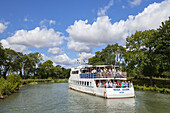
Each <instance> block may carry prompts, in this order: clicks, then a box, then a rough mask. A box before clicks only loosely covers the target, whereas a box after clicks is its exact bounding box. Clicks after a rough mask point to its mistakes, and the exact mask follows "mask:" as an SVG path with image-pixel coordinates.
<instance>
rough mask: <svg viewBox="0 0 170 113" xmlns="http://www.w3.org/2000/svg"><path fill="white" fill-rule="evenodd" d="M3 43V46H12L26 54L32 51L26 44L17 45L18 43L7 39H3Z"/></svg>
mask: <svg viewBox="0 0 170 113" xmlns="http://www.w3.org/2000/svg"><path fill="white" fill-rule="evenodd" d="M0 42H1V43H2V46H3V47H4V48H10V49H13V50H15V51H17V52H22V53H24V54H27V53H30V52H31V51H29V50H28V48H27V47H26V46H24V45H16V44H10V43H9V42H8V41H7V40H5V39H2V40H1V41H0Z"/></svg>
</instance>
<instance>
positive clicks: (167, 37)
mask: <svg viewBox="0 0 170 113" xmlns="http://www.w3.org/2000/svg"><path fill="white" fill-rule="evenodd" d="M155 37H156V40H155V53H156V54H157V59H158V60H159V61H160V62H159V63H160V66H159V75H164V76H167V77H168V76H169V77H170V64H169V63H170V17H169V20H167V21H165V22H162V25H161V26H160V28H159V29H158V33H157V34H156V35H155Z"/></svg>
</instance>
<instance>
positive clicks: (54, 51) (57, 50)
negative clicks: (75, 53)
mask: <svg viewBox="0 0 170 113" xmlns="http://www.w3.org/2000/svg"><path fill="white" fill-rule="evenodd" d="M48 53H51V54H54V55H61V54H64V51H62V50H61V49H60V48H56V47H55V48H49V49H48Z"/></svg>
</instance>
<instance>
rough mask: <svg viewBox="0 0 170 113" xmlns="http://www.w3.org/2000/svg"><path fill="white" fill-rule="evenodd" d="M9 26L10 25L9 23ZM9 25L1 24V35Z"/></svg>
mask: <svg viewBox="0 0 170 113" xmlns="http://www.w3.org/2000/svg"><path fill="white" fill-rule="evenodd" d="M7 24H8V23H7ZM7 24H6V23H5V24H3V23H0V33H3V32H4V30H5V29H6V28H7Z"/></svg>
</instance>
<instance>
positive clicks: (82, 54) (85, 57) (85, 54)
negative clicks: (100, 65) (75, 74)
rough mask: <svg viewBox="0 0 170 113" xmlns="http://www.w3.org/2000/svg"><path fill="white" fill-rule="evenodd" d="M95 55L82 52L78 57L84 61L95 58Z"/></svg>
mask: <svg viewBox="0 0 170 113" xmlns="http://www.w3.org/2000/svg"><path fill="white" fill-rule="evenodd" d="M93 56H94V55H93V54H91V53H86V52H82V53H80V54H78V57H80V58H81V59H83V60H88V59H89V58H91V57H93Z"/></svg>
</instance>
